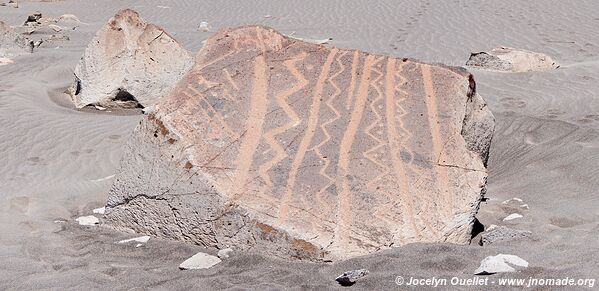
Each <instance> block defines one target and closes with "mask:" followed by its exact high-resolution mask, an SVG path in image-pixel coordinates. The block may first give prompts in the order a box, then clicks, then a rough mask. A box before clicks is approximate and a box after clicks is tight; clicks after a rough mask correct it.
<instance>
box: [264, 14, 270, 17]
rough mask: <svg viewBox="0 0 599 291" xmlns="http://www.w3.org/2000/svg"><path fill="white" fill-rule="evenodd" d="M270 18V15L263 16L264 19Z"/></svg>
mask: <svg viewBox="0 0 599 291" xmlns="http://www.w3.org/2000/svg"><path fill="white" fill-rule="evenodd" d="M271 17H272V15H270V14H266V15H264V18H271Z"/></svg>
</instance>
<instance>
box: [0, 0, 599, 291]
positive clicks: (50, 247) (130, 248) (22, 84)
mask: <svg viewBox="0 0 599 291" xmlns="http://www.w3.org/2000/svg"><path fill="white" fill-rule="evenodd" d="M123 8H133V9H135V10H137V11H138V12H139V13H140V14H141V15H142V16H143V17H144V19H146V20H147V21H148V22H151V23H157V24H160V25H161V26H162V27H163V28H164V29H165V30H166V31H168V32H169V33H170V34H171V35H172V36H173V37H174V38H176V39H177V41H178V42H180V43H181V44H182V45H183V47H184V48H185V49H187V50H189V51H191V52H197V51H198V50H199V49H200V48H201V46H202V42H203V41H204V40H205V39H207V38H208V37H209V36H210V35H211V33H213V32H214V31H215V30H217V29H219V28H222V27H233V26H238V25H247V24H263V25H268V26H271V27H273V28H275V29H277V30H279V31H281V32H282V33H285V34H288V35H293V36H296V37H298V38H302V39H307V40H308V39H310V40H323V39H327V40H328V39H329V38H332V40H330V41H328V44H329V45H332V46H336V47H340V48H348V49H360V50H364V51H368V52H372V53H381V54H387V55H391V56H396V57H410V58H416V59H420V60H423V61H426V62H438V63H443V64H447V65H453V66H463V65H464V64H465V62H466V61H467V60H468V57H469V55H470V53H471V52H480V51H488V50H491V49H493V48H495V47H498V46H508V47H514V48H521V49H526V50H530V51H535V52H541V53H545V54H547V55H549V56H551V58H552V59H553V60H554V61H555V62H556V63H558V64H560V67H559V68H558V69H556V70H549V71H545V72H524V73H503V72H489V71H483V70H477V69H469V70H470V71H471V72H472V73H473V74H474V75H475V79H476V81H477V86H478V87H477V88H478V93H479V94H480V95H481V96H483V98H484V99H485V100H486V101H487V103H488V105H489V108H490V109H491V111H492V112H493V114H494V115H495V117H496V130H495V135H494V138H493V142H492V145H491V150H490V157H489V162H488V171H489V177H488V185H487V188H488V190H487V194H486V197H487V198H488V200H487V201H486V202H484V203H482V204H481V209H480V211H479V214H478V215H477V217H478V219H479V220H480V222H481V223H482V224H483V225H484V226H485V227H490V226H491V225H493V224H495V225H500V226H507V227H510V228H514V229H519V230H526V231H530V232H531V235H530V236H527V237H524V238H518V239H513V240H508V241H498V242H494V243H492V244H489V245H485V246H479V245H478V244H477V242H478V239H477V238H475V239H474V240H473V242H472V243H471V244H470V245H454V244H438V243H437V244H424V243H418V244H409V245H406V246H402V247H397V248H392V249H390V250H385V251H382V252H379V253H376V254H373V255H367V256H362V257H358V258H354V259H350V260H346V261H342V262H339V263H333V264H327V263H309V262H302V261H287V260H281V259H275V258H272V257H271V256H267V255H259V254H252V253H243V252H233V253H232V254H231V255H230V258H228V259H225V260H223V261H222V262H221V263H220V264H218V265H216V266H214V267H212V268H210V269H207V270H193V271H181V270H179V268H178V266H179V264H181V263H182V262H183V261H185V260H186V259H187V258H189V257H191V256H192V255H194V254H195V253H197V252H198V251H205V252H207V253H209V254H212V255H216V253H217V250H216V249H202V248H201V247H199V246H195V245H191V244H185V243H180V242H173V241H168V240H162V239H157V238H152V239H150V240H149V241H148V242H147V243H145V244H144V245H142V246H140V247H137V248H136V247H135V245H134V244H131V245H129V244H115V242H117V241H120V240H124V239H129V238H134V237H139V236H140V234H133V233H124V232H116V231H112V230H110V229H107V228H103V227H98V226H89V227H84V226H80V225H78V224H77V222H75V219H76V218H77V217H80V216H86V215H92V210H93V209H95V208H98V207H102V206H104V204H105V202H106V199H107V197H108V190H109V188H110V186H111V184H112V182H113V179H114V175H115V173H116V170H117V168H118V166H119V161H120V159H121V156H122V154H123V150H124V144H125V143H126V142H127V140H128V139H129V137H130V136H131V134H132V132H133V129H134V128H135V126H136V125H137V124H138V122H139V121H140V120H141V118H142V117H143V116H142V115H139V114H137V113H135V112H117V111H112V112H108V111H109V110H107V111H102V112H98V111H95V110H75V109H74V105H72V103H71V101H70V99H69V97H68V96H67V95H66V94H64V93H63V92H64V91H65V90H66V89H67V88H68V87H69V86H70V85H71V84H72V81H73V71H74V68H75V66H76V64H77V62H78V61H79V59H80V57H81V56H82V54H83V51H84V50H85V48H86V46H87V44H88V42H89V41H90V40H91V39H92V37H93V36H94V34H95V33H96V31H97V30H98V29H99V28H100V27H101V26H102V25H104V23H105V22H106V21H107V20H108V19H109V18H110V17H111V16H113V15H114V13H116V11H118V10H119V9H123ZM32 11H40V12H42V13H43V14H44V15H47V16H52V17H57V16H60V15H63V14H75V15H76V16H77V17H78V18H79V19H80V20H81V22H83V23H82V24H81V25H79V27H78V28H77V29H75V30H72V31H68V32H65V33H67V34H68V36H69V38H70V40H69V41H55V42H52V43H46V45H42V46H41V47H40V48H39V49H37V50H36V52H35V53H33V54H26V55H23V56H19V57H15V58H12V59H13V61H14V63H10V64H6V65H4V66H0V121H1V124H2V126H0V137H1V138H0V233H1V235H0V289H12V290H15V289H20V290H23V289H152V288H153V289H193V288H200V287H201V288H203V289H207V290H212V289H242V288H250V289H282V288H296V289H297V288H305V289H334V288H344V287H341V286H339V285H338V284H337V283H336V282H335V281H334V278H335V277H337V276H338V275H340V274H342V273H343V272H344V271H348V270H356V269H367V270H369V271H370V273H369V274H368V275H367V276H365V277H363V278H361V279H360V280H359V281H358V282H357V283H356V284H355V285H353V286H352V287H350V288H351V289H378V290H384V289H398V290H403V288H404V287H405V286H404V287H399V286H397V285H396V284H395V278H396V276H403V277H405V278H409V277H410V276H414V277H420V278H430V277H433V276H435V277H437V278H442V277H444V278H451V277H454V276H456V277H459V278H464V279H467V278H472V277H473V274H474V272H475V270H476V269H477V268H478V267H479V264H480V262H481V260H483V259H484V258H485V257H487V256H494V255H497V254H511V255H517V256H518V257H521V258H523V259H525V260H526V261H527V262H528V264H529V267H528V268H525V269H523V270H521V271H519V272H516V273H507V274H496V275H491V278H500V277H505V278H528V277H531V276H534V277H545V278H564V277H570V278H577V279H578V278H595V279H599V271H598V269H599V259H597V256H596V254H597V253H598V251H599V241H598V240H597V239H596V238H597V237H598V235H599V195H598V193H597V189H598V188H599V179H598V178H597V176H598V174H599V132H598V130H599V97H598V96H597V92H599V82H598V78H599V77H597V76H599V74H598V73H599V31H598V30H597V29H596V28H597V26H599V17H598V16H597V13H596V11H599V3H597V2H596V1H593V0H588V1H583V0H576V1H567V2H566V1H563V2H557V1H549V0H535V1H525V2H524V1H515V0H506V1H491V0H487V1H476V2H472V1H458V0H455V1H453V0H452V1H378V2H372V3H371V2H370V1H352V2H351V3H348V2H347V1H326V2H323V1H311V0H310V1H291V2H288V1H285V2H279V1H276V2H275V1H244V2H239V1H187V0H186V1H57V2H37V1H36V2H33V1H21V2H19V8H13V7H10V6H0V20H2V21H4V22H5V23H7V24H9V25H13V26H19V25H22V24H23V22H24V21H25V20H26V19H27V15H28V14H29V13H31V12H32ZM201 22H207V23H209V25H210V31H209V32H203V31H200V30H198V26H200V23H201ZM33 36H34V37H35V34H34V35H33ZM50 44H51V45H50ZM512 198H519V199H521V200H522V202H520V201H519V200H511V201H509V202H507V203H503V202H504V201H506V200H509V199H512ZM524 204H526V205H525V206H524ZM513 213H518V214H520V215H522V217H521V218H516V219H512V220H506V221H504V218H506V217H507V216H509V215H511V214H513ZM98 217H100V218H101V216H98ZM452 288H453V289H465V287H451V288H444V289H452ZM472 288H474V289H480V287H479V288H477V287H472ZM495 288H497V289H503V288H500V287H495ZM595 288H596V286H595ZM424 289H426V288H424ZM528 289H531V290H535V289H538V290H545V289H560V288H547V287H537V288H528ZM561 289H564V290H571V289H578V288H571V287H569V288H561ZM587 289H588V288H587Z"/></svg>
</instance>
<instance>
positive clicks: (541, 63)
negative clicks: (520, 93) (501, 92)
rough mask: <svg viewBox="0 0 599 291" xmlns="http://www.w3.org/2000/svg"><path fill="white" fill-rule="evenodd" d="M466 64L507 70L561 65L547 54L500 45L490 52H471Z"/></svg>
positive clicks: (548, 68)
mask: <svg viewBox="0 0 599 291" xmlns="http://www.w3.org/2000/svg"><path fill="white" fill-rule="evenodd" d="M466 65H467V66H470V67H475V68H480V69H485V70H492V71H506V72H529V71H546V70H552V69H556V68H558V67H559V65H557V64H556V63H555V62H554V61H553V60H552V59H551V57H549V56H548V55H546V54H542V53H536V52H531V51H527V50H523V49H515V48H510V47H498V48H495V49H493V50H491V51H490V52H477V53H471V54H470V58H469V59H468V61H467V62H466Z"/></svg>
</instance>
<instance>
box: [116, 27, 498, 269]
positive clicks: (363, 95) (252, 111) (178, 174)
mask: <svg viewBox="0 0 599 291" xmlns="http://www.w3.org/2000/svg"><path fill="white" fill-rule="evenodd" d="M493 128H494V119H493V116H492V114H491V112H490V111H489V110H488V109H487V107H486V104H485V102H484V101H483V99H482V98H481V97H480V96H479V95H478V94H476V92H475V83H474V80H473V78H472V76H471V75H470V74H468V73H467V72H466V71H464V70H461V69H457V68H450V67H445V66H440V65H430V64H426V63H422V62H419V61H415V60H410V59H398V58H394V57H388V56H383V55H374V54H368V53H364V52H360V51H355V50H346V49H337V48H327V47H325V46H322V45H316V44H311V43H306V42H302V41H298V40H294V39H291V38H287V37H285V36H283V35H281V34H279V33H277V32H276V31H274V30H272V29H269V28H265V27H259V26H258V27H256V26H250V27H241V28H236V29H225V30H221V31H220V32H218V33H217V34H215V35H214V36H212V37H211V38H210V39H209V40H208V41H207V42H206V44H205V45H204V47H203V48H202V50H201V51H200V53H199V54H198V56H197V59H196V65H195V67H194V68H193V69H192V70H191V71H190V72H189V73H188V74H187V75H186V76H185V77H184V79H182V80H181V81H180V82H179V84H178V85H177V87H176V89H175V90H174V91H173V92H172V93H171V94H170V95H169V96H167V97H165V98H161V99H160V101H159V102H158V104H157V105H156V108H155V110H154V111H153V113H150V114H149V115H148V116H147V118H145V119H144V120H143V121H142V122H141V123H140V125H139V126H138V127H137V128H136V130H135V132H134V134H133V137H132V138H131V140H130V142H129V144H128V146H127V149H126V153H125V154H124V158H123V160H122V162H121V168H120V170H119V173H118V174H117V176H116V180H115V183H114V184H113V185H112V188H111V190H110V197H109V199H108V202H107V211H106V219H108V221H109V223H110V224H111V225H113V226H115V227H122V228H131V229H134V230H135V231H136V232H142V233H147V234H152V235H156V236H160V237H167V238H172V239H178V240H185V241H189V242H193V243H196V244H200V245H204V246H214V247H218V248H224V247H229V246H231V247H234V248H235V249H236V250H240V251H243V250H248V249H256V250H260V251H263V252H267V253H269V254H271V255H275V256H280V257H292V258H299V259H310V260H339V259H346V258H351V257H355V256H358V255H363V254H368V253H372V252H375V251H377V250H380V249H386V248H389V247H390V246H398V245H403V244H406V243H411V242H453V243H468V242H469V241H470V238H471V234H470V232H471V229H472V225H473V223H474V220H475V218H474V215H475V214H476V212H477V210H478V207H479V203H480V200H481V199H482V196H483V193H484V189H485V183H486V177H487V172H486V168H485V163H486V160H487V156H488V149H489V144H490V141H491V136H492V132H493Z"/></svg>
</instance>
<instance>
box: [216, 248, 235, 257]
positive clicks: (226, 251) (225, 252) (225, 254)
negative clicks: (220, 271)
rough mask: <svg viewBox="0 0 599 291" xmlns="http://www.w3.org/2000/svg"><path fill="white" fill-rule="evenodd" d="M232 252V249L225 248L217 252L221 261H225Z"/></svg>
mask: <svg viewBox="0 0 599 291" xmlns="http://www.w3.org/2000/svg"><path fill="white" fill-rule="evenodd" d="M232 252H233V249H231V248H226V249H222V250H219V251H218V255H217V256H218V257H219V258H221V259H226V258H228V257H229V254H230V253H232Z"/></svg>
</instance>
